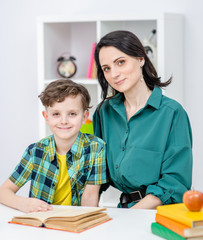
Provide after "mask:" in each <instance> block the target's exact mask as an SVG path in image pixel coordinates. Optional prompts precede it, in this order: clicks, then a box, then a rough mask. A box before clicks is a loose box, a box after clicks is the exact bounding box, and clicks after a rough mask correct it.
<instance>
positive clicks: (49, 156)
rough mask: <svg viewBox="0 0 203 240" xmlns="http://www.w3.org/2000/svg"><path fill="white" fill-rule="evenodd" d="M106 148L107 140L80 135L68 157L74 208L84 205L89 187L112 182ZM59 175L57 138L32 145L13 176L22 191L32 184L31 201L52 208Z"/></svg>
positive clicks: (50, 137) (13, 180)
mask: <svg viewBox="0 0 203 240" xmlns="http://www.w3.org/2000/svg"><path fill="white" fill-rule="evenodd" d="M105 156H106V146H105V143H104V142H103V140H101V139H99V138H97V137H95V136H92V135H88V134H83V133H79V135H78V137H77V139H76V141H75V143H74V144H73V146H72V147H71V149H70V151H69V152H68V153H67V159H66V161H67V168H68V174H69V178H70V183H71V192H72V205H80V204H81V196H82V193H83V191H84V188H85V186H86V184H103V183H106V182H108V178H107V174H106V158H105ZM58 175H59V167H58V162H57V157H56V148H55V142H54V137H53V135H52V136H49V137H47V138H44V139H42V140H41V141H39V142H37V143H35V144H31V145H30V146H29V147H28V148H27V149H26V150H25V152H24V154H23V156H22V159H21V161H20V163H19V164H18V165H17V166H16V168H15V170H14V172H13V173H12V175H11V176H10V180H11V181H12V182H14V183H15V184H16V185H17V186H18V187H19V188H20V187H22V186H23V185H24V184H25V183H26V182H28V181H31V187H30V193H29V197H35V198H38V199H41V200H44V201H46V202H47V203H50V204H52V202H53V199H54V192H55V186H56V183H57V179H58Z"/></svg>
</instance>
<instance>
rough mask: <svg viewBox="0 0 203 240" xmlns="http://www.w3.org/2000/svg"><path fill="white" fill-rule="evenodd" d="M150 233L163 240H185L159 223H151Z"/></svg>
mask: <svg viewBox="0 0 203 240" xmlns="http://www.w3.org/2000/svg"><path fill="white" fill-rule="evenodd" d="M151 231H152V233H153V234H155V235H157V236H159V237H162V238H165V239H168V240H171V239H173V240H184V239H186V238H184V237H182V236H180V235H179V234H177V233H175V232H173V231H171V230H170V229H168V228H166V227H164V226H162V225H161V224H159V223H155V222H154V223H152V224H151Z"/></svg>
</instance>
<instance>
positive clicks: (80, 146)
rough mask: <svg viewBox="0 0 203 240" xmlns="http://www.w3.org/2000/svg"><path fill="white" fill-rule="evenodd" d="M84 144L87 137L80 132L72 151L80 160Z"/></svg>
mask: <svg viewBox="0 0 203 240" xmlns="http://www.w3.org/2000/svg"><path fill="white" fill-rule="evenodd" d="M84 142H85V135H84V134H83V133H81V132H79V134H78V136H77V138H76V140H75V142H74V144H73V145H72V147H71V149H70V151H71V153H72V154H73V155H75V156H76V157H78V158H80V157H81V155H82V153H83V148H84V146H83V145H84Z"/></svg>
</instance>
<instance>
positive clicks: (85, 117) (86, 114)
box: [82, 110, 90, 124]
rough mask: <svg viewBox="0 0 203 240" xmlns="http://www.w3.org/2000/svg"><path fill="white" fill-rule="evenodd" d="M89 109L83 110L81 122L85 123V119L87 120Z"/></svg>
mask: <svg viewBox="0 0 203 240" xmlns="http://www.w3.org/2000/svg"><path fill="white" fill-rule="evenodd" d="M89 114H90V113H89V111H87V110H86V111H85V112H84V116H83V121H82V124H85V123H86V121H87V118H88V117H89Z"/></svg>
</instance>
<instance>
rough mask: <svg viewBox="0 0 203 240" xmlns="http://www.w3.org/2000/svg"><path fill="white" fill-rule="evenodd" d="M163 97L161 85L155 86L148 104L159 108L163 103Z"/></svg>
mask: <svg viewBox="0 0 203 240" xmlns="http://www.w3.org/2000/svg"><path fill="white" fill-rule="evenodd" d="M161 98H162V90H161V89H160V88H159V87H154V89H153V91H152V94H151V95H150V97H149V99H148V101H147V104H146V105H150V106H152V107H154V108H156V109H158V108H159V107H160V105H161Z"/></svg>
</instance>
